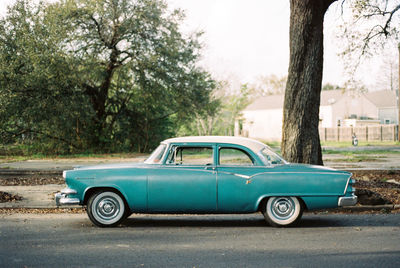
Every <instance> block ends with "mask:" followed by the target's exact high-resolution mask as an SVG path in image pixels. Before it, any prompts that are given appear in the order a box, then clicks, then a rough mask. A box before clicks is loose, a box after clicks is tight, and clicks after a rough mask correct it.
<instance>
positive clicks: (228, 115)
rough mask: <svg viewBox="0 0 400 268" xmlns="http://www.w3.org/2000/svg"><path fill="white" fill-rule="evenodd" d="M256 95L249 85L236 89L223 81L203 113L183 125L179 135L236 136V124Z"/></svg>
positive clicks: (197, 113)
mask: <svg viewBox="0 0 400 268" xmlns="http://www.w3.org/2000/svg"><path fill="white" fill-rule="evenodd" d="M253 95H254V90H253V88H251V87H249V86H248V85H247V84H243V85H240V88H239V89H234V88H233V85H232V84H231V83H230V82H228V81H221V82H220V83H219V84H218V85H217V87H216V89H215V91H214V92H213V98H212V101H210V102H209V103H208V104H207V105H206V107H204V108H205V109H203V111H202V112H201V113H199V112H196V117H195V119H194V120H192V121H188V122H187V123H186V124H184V125H182V127H181V129H180V131H179V134H180V135H183V136H186V135H219V136H221V135H223V136H233V135H234V134H235V122H236V121H237V120H240V116H241V112H242V110H243V109H244V108H246V107H247V106H248V105H249V104H250V102H251V99H252V96H253Z"/></svg>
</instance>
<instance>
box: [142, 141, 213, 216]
mask: <svg viewBox="0 0 400 268" xmlns="http://www.w3.org/2000/svg"><path fill="white" fill-rule="evenodd" d="M216 191H217V186H216V171H215V160H214V146H213V145H201V146H187V145H171V146H170V149H169V154H168V156H167V158H166V160H165V163H164V164H163V165H160V166H159V167H158V168H157V169H154V170H152V171H150V173H149V177H148V211H149V212H215V211H216V207H217V201H216V199H217V193H216Z"/></svg>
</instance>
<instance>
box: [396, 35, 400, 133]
mask: <svg viewBox="0 0 400 268" xmlns="http://www.w3.org/2000/svg"><path fill="white" fill-rule="evenodd" d="M398 49H399V78H398V80H399V85H398V86H399V87H398V88H397V94H396V95H397V112H398V114H397V141H400V43H398Z"/></svg>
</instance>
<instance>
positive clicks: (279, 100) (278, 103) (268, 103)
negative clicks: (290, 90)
mask: <svg viewBox="0 0 400 268" xmlns="http://www.w3.org/2000/svg"><path fill="white" fill-rule="evenodd" d="M283 100H284V95H269V96H265V97H260V98H257V99H256V100H255V101H254V102H253V103H251V104H250V105H249V106H247V107H246V109H245V111H256V110H273V109H282V107H283Z"/></svg>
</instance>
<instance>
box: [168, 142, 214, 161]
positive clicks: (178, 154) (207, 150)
mask: <svg viewBox="0 0 400 268" xmlns="http://www.w3.org/2000/svg"><path fill="white" fill-rule="evenodd" d="M213 162H214V161H213V149H212V148H211V147H179V146H176V147H172V149H171V150H170V153H169V155H168V159H167V164H170V165H212V164H213Z"/></svg>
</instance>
